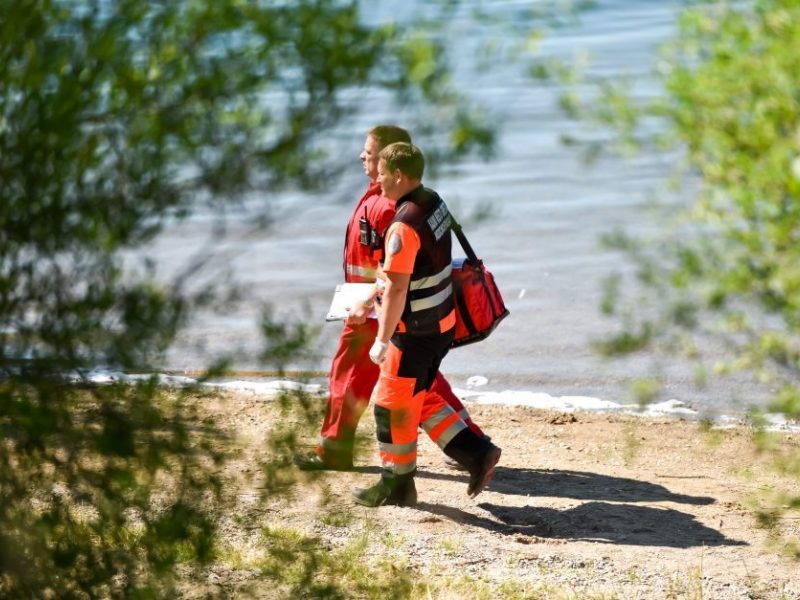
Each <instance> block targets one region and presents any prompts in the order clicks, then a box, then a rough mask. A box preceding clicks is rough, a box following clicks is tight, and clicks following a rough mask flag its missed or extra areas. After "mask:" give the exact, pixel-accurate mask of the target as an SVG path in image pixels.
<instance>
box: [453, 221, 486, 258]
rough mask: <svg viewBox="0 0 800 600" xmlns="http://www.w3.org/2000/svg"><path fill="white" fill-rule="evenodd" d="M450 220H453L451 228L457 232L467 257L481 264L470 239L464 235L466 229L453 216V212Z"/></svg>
mask: <svg viewBox="0 0 800 600" xmlns="http://www.w3.org/2000/svg"><path fill="white" fill-rule="evenodd" d="M450 220H451V224H450V228H451V229H452V230H453V232H454V233H455V234H456V237H457V238H458V243H459V244H461V248H463V249H464V252H465V253H466V254H467V259H469V261H470V262H471V263H472V264H474V265H477V264H479V263H480V262H481V261H480V259H479V258H478V255H477V254H475V250H473V249H472V246H471V245H470V243H469V240H467V236H466V235H464V230H463V229H462V227H461V224H460V223H459V222H458V221H456V218H455V217H454V216H453V213H450Z"/></svg>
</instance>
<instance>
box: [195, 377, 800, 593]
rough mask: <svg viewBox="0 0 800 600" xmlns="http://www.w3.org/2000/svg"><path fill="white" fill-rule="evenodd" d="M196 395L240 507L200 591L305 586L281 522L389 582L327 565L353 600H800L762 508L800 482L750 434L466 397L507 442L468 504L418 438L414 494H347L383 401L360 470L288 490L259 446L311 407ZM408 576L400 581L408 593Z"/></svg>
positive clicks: (799, 530)
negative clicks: (299, 582)
mask: <svg viewBox="0 0 800 600" xmlns="http://www.w3.org/2000/svg"><path fill="white" fill-rule="evenodd" d="M197 401H198V403H199V405H200V407H201V413H202V414H203V415H205V418H206V420H207V422H212V421H213V422H214V423H215V424H216V425H217V426H218V427H220V428H221V429H222V430H223V431H225V432H227V433H229V434H230V435H231V436H232V438H231V441H230V442H229V445H232V448H233V449H234V450H235V451H236V452H237V458H236V459H235V460H233V461H231V462H229V463H228V466H227V467H226V470H225V473H224V475H225V477H227V479H228V483H227V484H226V486H225V489H226V490H227V493H228V494H229V495H230V496H231V497H232V498H233V501H234V504H235V508H233V509H232V510H231V512H230V514H229V515H226V516H225V517H224V518H222V519H221V522H220V524H221V526H222V531H223V537H224V543H223V551H222V552H221V553H220V559H219V560H218V561H217V562H215V564H214V565H212V566H211V568H210V569H209V570H208V572H207V573H206V575H205V576H207V581H204V582H195V583H196V584H198V586H199V587H195V586H191V592H189V593H188V594H187V595H189V596H195V595H201V594H203V593H206V592H214V591H216V592H220V591H222V592H224V594H223V595H230V597H234V596H236V594H238V593H239V592H243V591H245V590H248V591H249V593H253V594H254V595H255V596H256V597H265V598H273V597H291V596H292V595H294V594H296V593H298V592H297V589H299V588H294V590H292V588H291V585H289V586H288V587H287V586H283V587H281V586H275V584H274V583H273V579H271V577H273V576H274V572H275V571H274V570H273V571H270V569H268V568H267V567H265V565H267V564H270V565H273V566H274V564H275V562H274V561H275V544H277V543H279V542H278V541H276V539H277V538H275V537H274V535H273V534H269V535H266V536H265V531H271V532H273V533H274V532H275V531H281V532H283V534H282V535H286V534H287V532H290V533H291V535H292V536H299V538H297V539H303V540H306V541H307V542H308V544H309V546H307V548H313V551H314V552H320V553H321V554H320V555H321V556H323V555H325V554H328V555H332V556H336V557H337V560H338V561H343V562H344V563H345V566H344V567H343V573H348V572H349V573H351V574H352V573H353V572H354V571H352V569H353V568H355V566H356V565H358V568H359V569H362V570H363V569H364V568H367V569H371V568H374V569H376V571H375V573H382V574H383V575H381V576H382V577H384V578H387V579H386V582H385V586H386V587H385V589H384V591H385V592H386V595H383V594H382V593H381V591H380V590H381V588H380V585H381V584H380V583H375V582H376V581H378V579H379V576H378V575H377V574H375V575H369V576H367V579H369V578H370V577H372V578H373V581H372V582H371V583H370V584H369V585H373V584H374V585H378V591H377V592H375V591H374V590H373V591H370V590H371V589H372V588H370V587H369V585H368V584H366V583H363V582H362V584H358V583H352V582H348V580H347V577H348V576H349V575H343V574H338V575H334V574H331V573H330V572H329V571H330V567H327V569H328V571H325V572H328V575H324V573H323V576H324V577H328V578H335V579H336V582H337V583H336V585H338V586H340V589H344V590H348V592H347V594H346V596H345V597H390V596H391V597H398V598H402V597H414V598H416V597H424V598H428V597H430V598H473V597H474V598H498V597H503V598H505V597H507V598H596V599H600V598H602V599H610V598H619V599H627V598H698V599H699V598H713V599H721V600H725V599H740V598H741V599H744V598H776V599H778V598H781V599H797V598H800V560H798V559H791V558H788V557H787V556H786V554H785V552H784V553H782V552H781V548H780V547H779V546H777V545H775V544H774V543H770V538H769V536H768V534H767V532H766V531H765V530H764V529H761V528H758V527H757V526H756V521H755V517H754V511H753V508H752V507H753V506H756V505H759V504H761V505H765V503H767V502H768V501H769V498H771V497H772V492H773V491H775V490H781V489H782V490H787V491H790V492H791V493H793V494H795V496H797V495H800V482H798V481H797V479H791V478H789V477H784V476H781V475H779V474H777V473H776V472H775V471H774V470H773V469H772V468H771V467H770V462H769V458H768V456H767V455H765V454H762V453H759V452H758V451H757V449H756V445H755V443H754V435H753V432H752V431H751V430H749V429H745V428H740V429H730V430H719V431H718V430H711V431H706V430H703V429H702V427H701V426H700V424H698V423H697V422H686V421H680V420H664V419H662V420H644V419H639V418H634V417H624V416H620V415H596V414H593V415H589V414H575V415H573V414H559V413H553V412H544V411H535V410H532V409H526V408H510V407H493V406H470V407H469V408H470V409H471V411H472V413H473V416H474V418H475V420H476V421H477V422H479V423H480V424H481V425H482V426H484V428H485V429H486V430H487V432H489V433H490V434H491V435H492V438H493V440H494V441H495V442H496V443H497V444H498V445H500V446H501V447H502V449H503V456H502V459H501V462H500V464H499V466H498V469H497V474H496V477H495V479H494V481H493V482H492V484H491V485H490V487H489V489H488V490H487V491H485V492H484V493H482V494H481V495H479V496H478V497H477V498H476V499H475V500H470V499H469V498H468V497H467V495H466V475H465V474H463V473H461V472H459V471H456V470H453V469H452V468H450V467H448V466H447V465H446V464H445V463H444V461H443V455H442V453H441V452H440V451H439V450H438V448H436V447H435V446H434V445H433V444H431V442H430V441H429V440H427V439H424V440H423V442H422V444H421V448H420V455H419V473H418V477H417V488H418V491H419V504H418V505H417V506H416V507H414V508H400V507H381V508H379V509H366V508H363V507H360V506H356V505H354V504H353V503H352V502H351V500H350V497H349V490H350V489H351V488H352V487H354V486H364V485H369V484H370V483H371V482H373V481H374V480H375V478H376V473H377V467H376V465H377V464H378V457H377V451H376V448H375V445H374V442H372V441H371V439H370V438H371V436H372V435H373V432H374V429H373V426H372V418H371V411H368V413H367V415H366V416H365V418H364V419H363V421H362V425H361V431H362V432H363V434H364V439H365V441H364V443H363V451H362V453H361V454H360V455H359V457H358V461H357V469H356V470H355V471H354V472H349V473H323V474H321V475H318V476H307V475H306V474H302V473H299V472H296V471H295V472H294V475H296V476H297V478H298V479H297V481H296V482H295V483H294V484H293V485H292V482H291V481H288V482H287V486H285V487H286V489H288V490H289V492H288V493H287V494H284V495H270V496H269V497H264V495H263V492H264V486H265V480H264V477H265V473H268V472H269V470H268V469H267V470H265V467H264V465H263V464H262V465H261V466H259V463H260V461H264V460H265V459H266V458H268V457H267V456H266V455H265V453H266V452H268V451H267V450H265V447H264V440H265V438H266V437H267V436H269V435H270V432H273V433H275V431H276V428H278V427H280V428H285V427H287V426H290V425H296V424H298V423H300V422H301V421H302V419H301V418H300V417H299V416H298V414H297V413H290V414H289V415H288V416H287V415H286V414H283V415H282V414H281V413H280V411H279V408H278V403H277V402H275V401H268V400H264V399H263V397H259V396H256V395H253V394H249V393H241V392H240V393H225V392H222V393H220V392H214V393H213V394H210V395H207V396H205V397H203V398H199V399H198V400H197ZM306 435H309V436H313V435H314V432H313V431H309V430H306ZM312 440H313V438H312V437H308V438H306V439H305V441H307V442H309V443H311V442H312ZM776 444H777V446H776V448H777V451H779V452H795V453H797V452H799V451H800V440H799V439H798V436H797V435H796V434H795V435H794V436H792V435H787V434H783V435H780V436H779V437H778V438H777V441H776ZM229 449H230V448H229ZM799 524H800V523H799V522H798V520H797V514H795V515H794V518H789V519H786V520H784V521H782V523H781V527H782V528H783V531H784V533H787V534H789V535H790V536H794V538H795V539H797V538H798V537H800V527H798V525H799ZM293 539H294V538H293ZM281 543H282V542H281ZM356 549H357V550H356ZM296 560H300V559H299V558H298V559H296ZM347 561H349V564H348V563H347ZM315 568H317V567H315ZM386 569H389V571H387V570H386ZM323 571H324V569H323ZM270 572H272V573H273V575H270V574H269V573H270ZM387 573H389V575H387ZM342 577H344V579H342ZM353 577H355V575H353ZM362 577H363V573H362ZM398 578H400V579H402V581H405V582H406V584H405V585H406V587H402V586H400V587H397V586H398V585H399V584H397V581H399V580H400V579H398ZM315 589H316V588H315ZM392 589H394V592H395V593H394V594H392V593H390V592H391V591H392ZM312 595H314V594H312Z"/></svg>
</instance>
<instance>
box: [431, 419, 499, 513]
mask: <svg viewBox="0 0 800 600" xmlns="http://www.w3.org/2000/svg"><path fill="white" fill-rule="evenodd" d="M444 452H445V454H447V456H449V457H450V458H452V459H453V460H455V461H456V462H458V463H459V464H460V465H462V466H463V467H464V468H465V469H466V470H467V471H469V484H468V485H467V495H468V496H469V497H470V498H474V497H475V496H477V495H478V494H480V493H481V492H482V491H483V490H485V489H486V486H488V485H489V482H490V481H491V480H492V477H494V469H495V466H496V465H497V462H498V461H499V460H500V454H501V452H502V451H501V450H500V448H498V447H497V446H495V445H494V444H493V443H491V442H490V441H489V440H488V439H486V438H483V437H480V436H478V435H476V434H475V432H473V431H472V430H471V429H462V430H461V431H459V432H458V434H457V435H456V436H455V437H454V438H453V439H452V440H450V442H449V443H448V444H447V446H445V447H444Z"/></svg>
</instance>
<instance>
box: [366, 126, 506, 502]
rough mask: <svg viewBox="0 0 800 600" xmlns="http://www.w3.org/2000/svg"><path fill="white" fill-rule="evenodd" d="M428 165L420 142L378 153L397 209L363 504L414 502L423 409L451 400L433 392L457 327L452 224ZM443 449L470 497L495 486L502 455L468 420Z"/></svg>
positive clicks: (383, 181) (373, 353)
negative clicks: (430, 182) (372, 452)
mask: <svg viewBox="0 0 800 600" xmlns="http://www.w3.org/2000/svg"><path fill="white" fill-rule="evenodd" d="M424 168H425V162H424V157H423V156H422V152H420V150H419V149H418V148H417V147H416V146H413V145H412V144H408V143H404V142H398V143H395V144H391V145H389V146H387V147H386V148H384V149H383V150H382V151H381V153H380V160H379V162H378V178H377V181H378V183H380V185H381V188H382V190H383V194H384V195H385V196H386V197H387V198H389V199H390V200H394V201H395V202H396V206H395V209H396V214H395V217H394V219H393V220H392V223H391V224H390V226H389V229H388V231H387V232H386V236H385V240H384V257H385V258H384V261H383V275H384V276H385V289H384V290H383V293H382V295H381V296H380V298H381V306H380V316H379V318H378V332H377V335H376V337H375V341H374V343H373V345H372V348H370V351H369V357H370V360H372V361H373V362H374V363H376V364H379V365H380V378H379V379H378V383H377V386H376V387H375V391H374V393H373V396H372V399H373V401H374V403H375V424H376V430H377V431H376V433H377V438H378V448H379V451H380V455H381V463H382V469H381V478H380V481H379V482H378V483H377V484H376V485H374V486H372V487H370V488H366V489H356V490H354V491H353V497H354V498H355V501H356V502H358V503H359V504H362V505H364V506H381V505H383V504H399V505H401V506H408V505H413V504H414V503H415V502H416V499H417V492H416V488H415V486H414V473H415V472H416V466H417V436H418V432H417V426H418V424H419V423H420V421H421V419H422V420H424V407H426V406H430V405H432V404H433V405H436V406H437V408H441V405H445V406H446V404H445V403H444V401H442V400H441V399H440V398H437V397H433V396H432V395H431V394H429V390H430V389H431V386H432V385H433V383H434V380H435V378H436V376H437V374H438V371H439V365H440V364H441V361H442V359H443V358H444V356H445V355H446V354H447V351H448V349H449V347H450V344H451V343H452V341H453V336H454V334H455V325H456V317H455V302H454V299H453V282H452V278H451V271H452V267H451V261H452V254H451V247H452V242H451V235H450V226H451V222H452V221H451V217H450V213H449V211H448V209H447V206H446V205H445V203H444V202H443V201H442V199H441V198H440V197H439V195H438V194H437V193H436V192H434V191H433V190H430V189H428V188H425V187H423V186H422V183H421V178H422V173H423V171H424ZM376 287H377V286H376ZM443 450H444V451H445V453H446V454H447V455H448V456H450V457H451V458H454V459H455V460H457V461H458V462H459V463H460V464H461V465H463V466H464V467H466V468H467V470H468V471H469V473H470V480H469V485H468V487H467V493H468V494H469V495H470V496H471V497H475V496H477V495H478V494H479V493H481V491H483V490H484V489H485V488H486V486H487V485H488V484H489V481H490V480H491V478H492V476H493V474H494V469H495V465H496V464H497V462H498V460H499V459H500V453H501V451H500V448H498V447H497V446H495V445H494V444H492V443H491V442H489V441H488V440H487V439H486V438H485V437H483V436H478V435H476V434H475V432H473V431H471V430H470V429H469V428H467V427H463V428H462V429H461V431H459V432H458V433H457V434H456V435H455V436H454V437H453V438H452V439H451V440H450V441H449V442H448V443H447V444H446V445H445V446H444V447H443Z"/></svg>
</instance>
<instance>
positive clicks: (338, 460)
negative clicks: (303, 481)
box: [292, 452, 353, 471]
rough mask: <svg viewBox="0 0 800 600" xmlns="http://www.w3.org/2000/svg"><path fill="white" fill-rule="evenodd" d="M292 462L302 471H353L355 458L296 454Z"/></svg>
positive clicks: (341, 455)
mask: <svg viewBox="0 0 800 600" xmlns="http://www.w3.org/2000/svg"><path fill="white" fill-rule="evenodd" d="M292 462H294V464H295V465H297V467H298V468H299V469H300V470H301V471H352V470H353V457H352V456H348V455H345V454H338V453H336V454H334V453H332V452H327V453H325V454H323V455H319V454H317V453H316V452H309V453H308V454H295V455H294V457H293V459H292Z"/></svg>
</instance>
